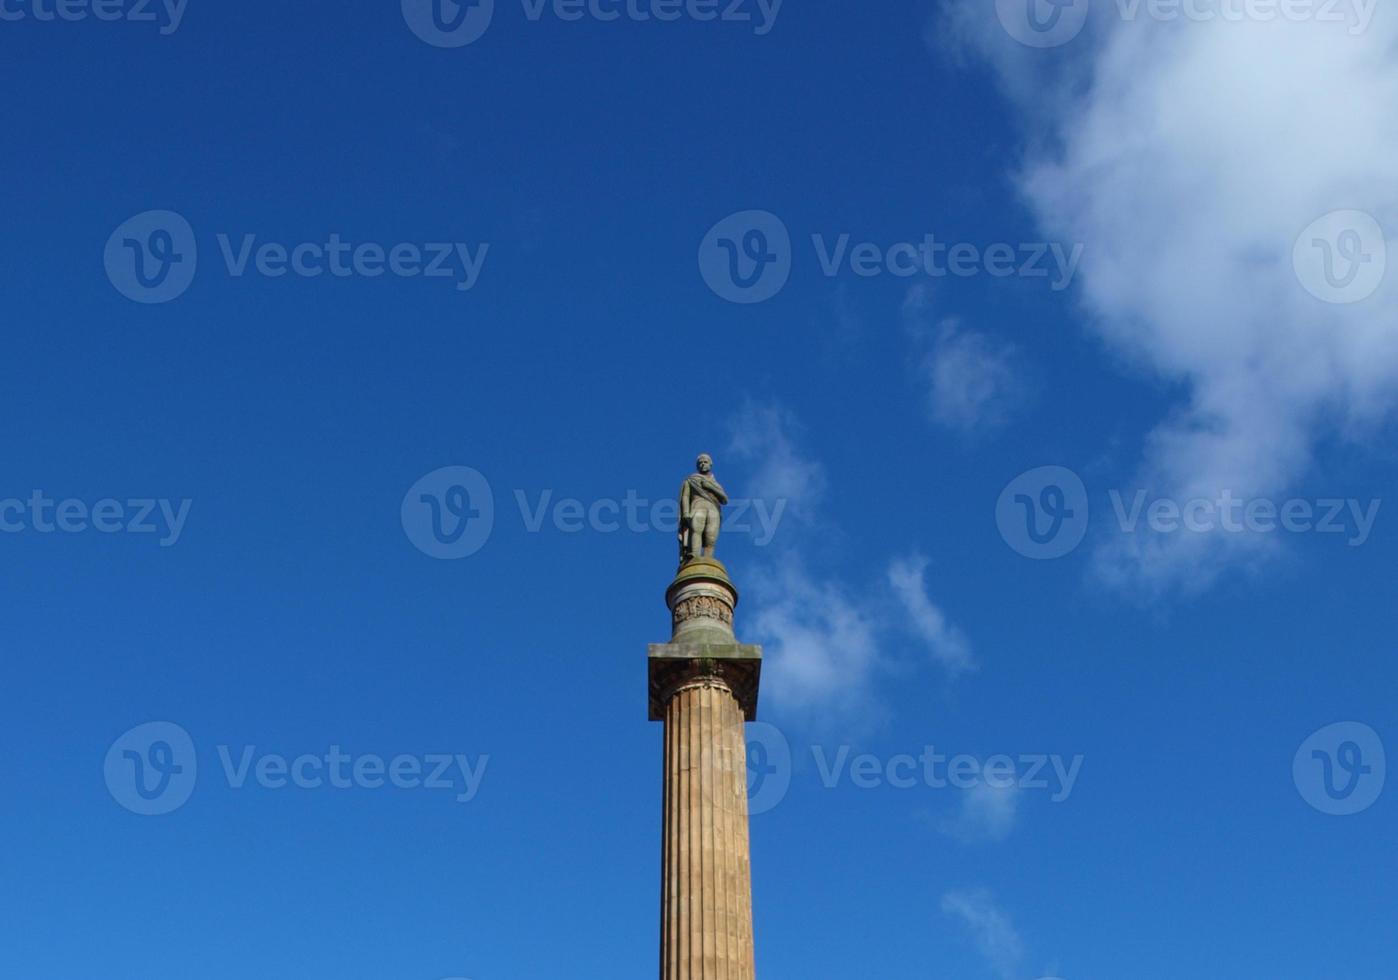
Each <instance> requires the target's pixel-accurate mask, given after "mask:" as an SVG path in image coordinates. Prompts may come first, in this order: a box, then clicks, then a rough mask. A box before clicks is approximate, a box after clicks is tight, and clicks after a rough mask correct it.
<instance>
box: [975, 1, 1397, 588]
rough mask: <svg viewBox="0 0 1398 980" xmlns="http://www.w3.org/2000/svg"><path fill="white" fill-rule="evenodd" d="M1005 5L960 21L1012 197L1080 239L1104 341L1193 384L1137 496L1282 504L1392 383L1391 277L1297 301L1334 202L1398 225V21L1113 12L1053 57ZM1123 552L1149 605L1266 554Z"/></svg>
mask: <svg viewBox="0 0 1398 980" xmlns="http://www.w3.org/2000/svg"><path fill="white" fill-rule="evenodd" d="M994 6H995V5H994V4H991V3H986V2H985V0H962V2H961V3H960V4H959V5H957V6H956V7H955V8H954V14H953V19H952V21H951V23H952V24H954V26H955V27H956V28H957V31H958V33H957V34H956V36H958V37H960V38H962V39H970V40H971V41H972V43H973V44H974V45H976V46H977V47H978V49H979V50H980V51H981V52H982V53H983V54H985V55H986V56H988V58H989V60H990V61H991V62H992V63H993V64H995V65H996V66H997V67H998V68H999V70H1000V75H1001V78H1002V80H1003V81H1004V82H1005V85H1006V91H1007V92H1009V93H1010V94H1011V96H1012V98H1014V99H1015V100H1016V101H1017V103H1018V106H1019V108H1020V109H1022V110H1023V115H1024V118H1025V120H1026V122H1025V132H1026V137H1027V142H1028V143H1029V145H1030V147H1031V149H1030V150H1029V151H1028V154H1027V158H1026V159H1025V161H1024V164H1023V167H1022V170H1021V172H1020V174H1019V178H1020V186H1021V189H1022V191H1023V193H1024V195H1025V197H1026V199H1027V200H1028V202H1029V204H1030V206H1031V207H1032V209H1033V211H1034V213H1035V214H1036V216H1037V218H1038V220H1039V223H1040V225H1041V226H1042V229H1043V231H1044V232H1045V233H1046V234H1047V235H1049V236H1052V237H1055V238H1059V239H1062V240H1067V241H1081V242H1084V243H1085V244H1086V246H1087V250H1086V253H1085V255H1084V258H1083V261H1082V265H1081V270H1080V276H1079V282H1080V283H1081V286H1082V300H1083V302H1084V304H1085V306H1086V308H1087V311H1088V313H1089V314H1090V321H1091V323H1092V324H1093V326H1094V328H1095V329H1097V330H1098V331H1100V333H1101V334H1102V336H1103V337H1104V338H1105V339H1106V340H1107V341H1108V343H1109V344H1110V345H1111V346H1112V347H1113V348H1114V349H1115V350H1116V351H1117V352H1119V353H1121V354H1124V355H1126V357H1127V358H1128V359H1130V360H1131V361H1133V362H1134V363H1135V364H1137V365H1140V366H1141V367H1142V368H1144V369H1145V370H1146V371H1147V372H1149V373H1151V374H1153V375H1155V376H1156V377H1158V378H1160V379H1163V380H1165V381H1167V382H1170V383H1179V384H1182V386H1183V389H1184V390H1185V391H1186V392H1187V395H1186V396H1185V399H1184V400H1183V402H1182V403H1181V404H1180V405H1179V406H1178V408H1177V410H1176V411H1174V412H1173V413H1172V414H1170V415H1169V416H1168V417H1166V418H1163V419H1162V420H1160V422H1159V423H1158V425H1157V427H1156V429H1155V431H1154V432H1153V433H1152V434H1151V436H1150V438H1149V439H1148V440H1147V443H1146V445H1145V446H1144V447H1143V459H1142V462H1141V464H1140V467H1139V473H1138V480H1137V482H1138V484H1139V485H1141V486H1145V487H1149V488H1150V489H1151V490H1152V492H1153V493H1155V494H1158V495H1162V496H1170V497H1175V498H1178V499H1179V500H1180V501H1184V500H1187V499H1190V498H1193V497H1208V498H1217V497H1218V496H1219V494H1220V493H1221V492H1222V491H1224V490H1229V491H1232V493H1233V494H1234V496H1237V497H1254V496H1264V495H1265V496H1277V495H1280V494H1282V493H1284V492H1285V491H1286V490H1287V489H1289V488H1291V487H1293V486H1294V485H1295V484H1296V482H1297V481H1299V480H1300V479H1302V478H1303V477H1304V476H1305V475H1306V473H1307V471H1308V469H1309V468H1310V467H1311V465H1312V461H1313V458H1314V454H1315V451H1316V449H1317V447H1318V446H1320V445H1322V444H1324V443H1325V442H1326V441H1327V440H1332V439H1335V438H1337V437H1344V436H1352V435H1354V434H1356V433H1359V432H1363V431H1365V430H1369V429H1372V428H1376V426H1375V423H1377V422H1380V421H1382V419H1383V418H1384V417H1386V416H1387V415H1388V413H1390V412H1391V410H1392V408H1393V403H1394V393H1395V390H1398V389H1396V388H1395V383H1398V328H1395V323H1398V316H1395V314H1396V313H1398V275H1395V274H1390V275H1389V276H1388V277H1387V280H1386V281H1385V282H1384V283H1383V285H1382V286H1381V287H1379V288H1378V291H1377V292H1376V293H1375V294H1374V295H1372V296H1370V297H1369V298H1367V299H1365V300H1363V301H1362V302H1356V303H1354V304H1352V305H1330V304H1327V303H1323V302H1321V301H1319V300H1318V299H1316V298H1315V297H1314V296H1312V295H1311V294H1310V293H1309V292H1307V290H1306V289H1305V288H1303V286H1302V283H1301V279H1300V278H1299V277H1298V275H1297V273H1296V271H1295V268H1294V266H1293V247H1294V245H1295V244H1296V242H1297V240H1298V237H1299V236H1301V234H1302V232H1303V230H1304V229H1307V228H1308V226H1310V225H1311V224H1312V223H1313V222H1314V221H1316V220H1317V219H1319V218H1320V217H1321V216H1323V215H1325V214H1327V213H1329V212H1332V211H1335V210H1339V209H1355V210H1360V211H1363V212H1367V213H1368V214H1370V215H1372V216H1373V217H1374V218H1375V219H1376V220H1377V221H1378V222H1379V224H1380V225H1381V226H1384V227H1386V228H1387V229H1389V230H1390V232H1392V231H1393V230H1394V229H1398V180H1394V179H1393V165H1394V161H1395V160H1396V159H1398V43H1396V42H1398V9H1395V8H1394V7H1393V5H1391V4H1390V5H1387V6H1384V7H1383V8H1382V9H1379V10H1377V11H1375V14H1374V19H1373V23H1372V25H1371V26H1370V27H1369V29H1368V31H1367V32H1365V33H1360V34H1356V33H1352V32H1351V29H1350V25H1347V24H1325V23H1318V22H1314V21H1312V22H1305V23H1292V22H1288V21H1286V20H1277V21H1275V22H1271V23H1264V22H1257V21H1253V22H1248V23H1230V22H1227V21H1224V20H1221V19H1219V20H1214V21H1209V22H1193V21H1188V20H1180V21H1178V22H1174V23H1161V22H1159V21H1154V20H1151V19H1150V18H1148V17H1144V16H1142V17H1140V18H1138V19H1136V20H1134V21H1124V20H1123V19H1122V18H1121V17H1120V15H1119V14H1117V12H1116V5H1115V4H1108V5H1101V7H1100V8H1094V9H1095V11H1096V15H1095V19H1094V21H1093V23H1091V24H1090V25H1089V29H1088V31H1086V32H1085V33H1084V34H1083V35H1082V37H1080V38H1079V39H1077V40H1075V41H1073V42H1071V43H1070V44H1068V45H1067V46H1065V47H1063V48H1059V49H1054V50H1052V51H1048V52H1045V51H1033V50H1030V49H1028V48H1025V47H1023V46H1021V45H1018V44H1017V43H1015V42H1014V41H1012V40H1011V39H1010V38H1009V37H1008V35H1006V34H1005V32H1004V31H1003V30H1001V29H1000V27H999V25H998V23H997V22H996V17H995V11H994V9H993V8H994ZM1046 66H1047V67H1046ZM1364 245H1365V250H1366V251H1367V252H1368V253H1369V254H1370V255H1371V256H1372V255H1374V253H1375V252H1376V251H1377V252H1380V253H1381V251H1382V249H1383V244H1382V243H1381V242H1365V243H1364ZM1302 247H1303V248H1310V247H1311V243H1310V242H1304V241H1303V242H1302ZM1393 258H1394V259H1395V260H1398V256H1393ZM1111 541H1112V543H1111V544H1109V545H1106V546H1105V548H1104V550H1103V551H1101V552H1100V553H1099V555H1098V559H1099V567H1100V569H1101V571H1102V572H1103V573H1104V575H1105V577H1106V578H1107V580H1108V581H1110V582H1112V583H1114V584H1116V585H1118V586H1120V587H1122V588H1124V589H1127V590H1132V591H1138V592H1140V593H1142V594H1145V595H1159V594H1162V593H1168V592H1173V591H1188V590H1191V589H1194V588H1199V587H1203V586H1206V585H1207V584H1208V583H1209V582H1210V581H1212V580H1213V578H1214V577H1216V576H1217V575H1219V574H1221V573H1222V572H1224V571H1225V570H1227V569H1230V568H1233V567H1238V566H1246V565H1248V564H1251V563H1255V562H1258V561H1259V560H1260V559H1262V558H1265V557H1266V554H1267V551H1266V549H1267V548H1269V547H1274V546H1275V540H1274V536H1273V537H1268V536H1265V535H1256V534H1254V535H1248V534H1236V533H1227V532H1224V531H1213V532H1202V533H1192V534H1189V533H1186V534H1171V535H1153V534H1149V533H1140V534H1133V535H1116V536H1113V538H1112V539H1111Z"/></svg>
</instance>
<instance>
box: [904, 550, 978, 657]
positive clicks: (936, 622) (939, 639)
mask: <svg viewBox="0 0 1398 980" xmlns="http://www.w3.org/2000/svg"><path fill="white" fill-rule="evenodd" d="M927 566H928V560H927V559H926V558H923V557H920V556H914V557H911V558H899V559H896V560H894V562H893V563H892V564H891V565H889V568H888V584H889V586H890V587H891V588H892V589H893V595H894V597H895V598H896V599H897V600H898V603H899V605H900V606H902V608H903V612H904V613H905V614H906V615H907V619H908V621H909V623H910V624H911V626H912V629H913V631H914V633H915V634H916V635H917V636H918V637H920V638H921V639H922V641H923V642H924V643H925V644H926V645H927V649H928V650H929V651H930V652H931V654H932V656H933V657H934V658H935V659H936V660H937V662H938V663H940V664H941V665H942V666H943V667H945V668H946V669H947V670H948V671H949V672H950V673H952V674H953V675H954V674H959V673H962V672H963V671H967V670H971V669H972V668H974V667H975V659H974V658H973V657H972V656H971V643H970V641H969V640H968V639H967V638H966V635H965V634H964V633H962V632H961V630H959V629H957V627H955V626H953V625H952V624H951V623H950V622H949V621H948V620H947V616H946V613H944V612H942V610H941V608H940V607H939V606H937V605H936V604H935V603H934V602H932V600H931V599H929V598H928V597H927V582H926V578H927Z"/></svg>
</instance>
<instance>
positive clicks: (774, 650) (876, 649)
mask: <svg viewBox="0 0 1398 980" xmlns="http://www.w3.org/2000/svg"><path fill="white" fill-rule="evenodd" d="M734 431H735V436H734V439H733V441H732V444H731V445H730V447H729V452H730V453H731V454H732V455H733V456H734V457H736V458H737V460H738V461H739V462H746V463H747V464H748V465H749V466H750V467H751V468H752V469H751V474H750V476H749V477H748V479H747V483H748V486H747V487H745V493H750V494H751V495H753V496H758V497H764V498H768V499H774V500H775V499H785V500H788V501H789V504H788V507H787V515H788V516H787V520H788V521H789V522H792V525H793V527H792V529H793V530H794V531H795V533H789V534H785V535H783V536H781V537H779V538H778V539H777V541H776V542H774V544H773V546H772V547H771V548H770V549H769V552H768V558H769V561H767V562H765V563H764V565H763V566H761V567H759V568H756V569H753V570H752V572H751V573H750V574H749V578H748V583H749V584H748V587H747V588H746V589H745V593H746V594H747V595H748V596H750V597H752V601H753V607H752V608H753V612H751V613H750V614H748V615H749V618H748V619H747V620H746V621H747V623H748V624H750V630H751V632H752V635H753V636H754V637H755V638H756V639H757V640H758V641H760V642H761V643H763V645H764V646H765V647H766V663H765V665H764V668H763V670H764V673H765V674H766V675H767V676H768V677H770V678H771V683H770V685H768V690H770V691H771V692H772V695H771V696H772V698H773V700H774V701H776V702H777V703H778V704H780V705H781V706H782V707H784V708H786V709H788V710H790V711H793V712H798V713H801V714H803V715H806V716H807V717H816V716H820V717H822V718H824V719H826V720H834V721H838V722H841V723H846V722H848V723H858V724H859V725H861V726H872V725H873V724H875V723H877V722H878V721H879V720H881V717H882V715H883V711H884V709H883V707H882V701H881V698H880V697H879V696H878V692H877V681H878V678H879V675H880V674H881V673H883V672H885V671H887V670H888V669H890V667H891V665H892V662H893V654H892V653H891V649H892V648H894V646H895V644H899V643H901V644H902V645H904V646H905V645H906V644H907V642H908V640H909V639H911V640H912V642H913V643H914V644H915V645H917V646H918V647H919V648H922V649H925V650H926V652H927V654H928V656H929V659H931V660H932V661H934V662H935V663H938V664H940V665H942V666H943V667H945V668H946V669H947V670H948V672H950V673H952V674H956V673H959V672H960V671H963V670H965V669H967V668H969V667H970V666H971V664H972V656H971V644H970V641H969V640H968V639H967V638H966V636H965V635H964V634H963V633H962V631H961V630H959V629H958V628H957V627H956V626H955V625H953V624H952V623H951V622H950V621H949V620H948V618H947V616H946V615H945V614H944V613H943V612H942V610H941V608H940V607H939V606H937V605H936V604H935V603H933V602H932V600H931V599H930V598H929V597H928V595H927V591H926V583H925V581H924V579H925V570H926V568H927V564H928V563H927V561H926V560H925V559H921V558H907V559H900V560H895V561H891V562H890V563H889V566H888V571H887V573H886V577H885V580H884V581H882V582H878V583H874V584H871V585H867V586H861V585H860V584H857V583H856V584H853V585H852V584H850V583H848V582H846V581H845V580H844V579H843V578H842V577H841V576H839V575H836V574H832V573H830V572H828V571H826V570H825V566H824V565H823V564H822V556H818V555H814V554H813V553H812V552H811V550H810V549H809V548H808V547H806V546H804V544H803V543H802V542H804V541H806V540H808V539H809V535H808V534H806V533H804V532H806V531H809V530H810V529H813V528H816V527H818V526H819V524H820V522H821V520H822V501H823V498H824V495H825V489H826V486H827V483H828V481H827V477H826V473H825V469H824V467H823V466H822V465H821V464H820V463H819V461H818V460H816V459H815V458H813V457H811V456H809V455H807V454H806V453H805V452H804V451H803V450H802V449H801V447H800V445H799V442H798V438H799V433H800V427H799V425H798V423H797V422H796V419H795V418H794V417H793V416H792V414H791V413H790V412H789V411H787V410H786V409H784V408H782V407H780V406H775V405H765V406H759V405H753V404H749V405H747V406H745V407H744V408H743V409H742V411H741V412H740V413H739V414H738V416H737V417H736V419H735V427H734Z"/></svg>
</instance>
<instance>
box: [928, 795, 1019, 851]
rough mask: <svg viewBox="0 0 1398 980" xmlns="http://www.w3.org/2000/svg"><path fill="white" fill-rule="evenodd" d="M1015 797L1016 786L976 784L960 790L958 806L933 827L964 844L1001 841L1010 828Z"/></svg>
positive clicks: (1016, 806) (1015, 808) (1016, 805)
mask: <svg viewBox="0 0 1398 980" xmlns="http://www.w3.org/2000/svg"><path fill="white" fill-rule="evenodd" d="M1019 799H1020V789H1019V787H1018V786H1015V785H1002V786H992V785H991V784H989V783H985V782H981V783H977V784H975V785H974V786H972V787H971V788H970V789H966V790H962V791H961V806H960V809H959V810H957V812H956V814H955V815H954V816H951V817H947V818H945V819H944V820H942V822H941V823H940V824H939V825H938V827H937V829H938V830H940V831H941V832H942V833H944V834H946V835H947V836H949V837H954V838H956V839H957V840H959V841H964V842H967V843H972V842H979V841H1001V840H1004V839H1005V838H1006V837H1008V836H1009V835H1010V831H1011V830H1013V829H1014V825H1015V818H1016V817H1017V816H1018V814H1019Z"/></svg>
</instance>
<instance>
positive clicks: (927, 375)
mask: <svg viewBox="0 0 1398 980" xmlns="http://www.w3.org/2000/svg"><path fill="white" fill-rule="evenodd" d="M930 302H931V300H930V293H929V291H928V290H927V288H926V287H925V286H923V285H917V286H914V287H913V288H912V289H910V290H909V292H908V297H907V299H906V301H905V302H904V304H903V318H904V322H905V324H906V325H907V326H908V329H909V332H910V333H911V335H912V343H913V344H914V346H915V348H916V349H917V356H918V357H919V377H920V379H921V381H922V383H923V384H924V385H925V387H926V396H927V410H928V414H929V416H930V417H931V419H932V421H933V422H936V423H937V424H938V425H941V426H944V427H946V428H948V429H951V430H953V431H956V432H959V433H962V434H963V435H972V434H977V433H984V432H990V431H993V430H995V429H998V428H1000V427H1002V426H1003V425H1005V424H1006V423H1007V422H1009V421H1010V420H1011V419H1012V418H1013V416H1014V415H1015V413H1016V412H1017V411H1018V410H1019V409H1020V408H1021V407H1022V406H1023V405H1024V404H1025V402H1026V401H1027V397H1028V386H1027V384H1026V382H1025V379H1024V376H1023V370H1022V368H1021V366H1020V361H1019V354H1018V351H1017V349H1016V348H1015V346H1014V345H1013V344H1009V343H1005V342H1002V341H998V340H995V339H994V338H992V337H991V336H989V335H988V334H985V333H981V332H978V331H975V330H971V329H969V328H967V327H966V326H964V325H963V324H961V323H960V321H958V320H956V319H955V318H951V317H943V318H941V319H940V321H937V322H935V325H934V318H933V315H932V311H931V308H930Z"/></svg>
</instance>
